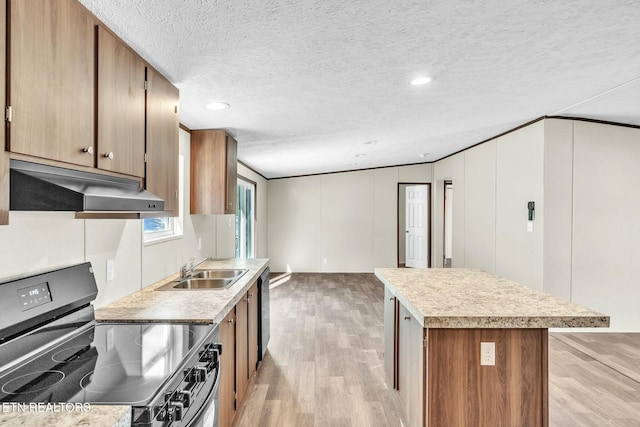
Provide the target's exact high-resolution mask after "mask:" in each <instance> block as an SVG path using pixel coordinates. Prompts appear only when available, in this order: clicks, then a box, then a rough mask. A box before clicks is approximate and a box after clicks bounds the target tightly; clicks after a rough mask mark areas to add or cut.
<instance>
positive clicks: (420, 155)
mask: <svg viewBox="0 0 640 427" xmlns="http://www.w3.org/2000/svg"><path fill="white" fill-rule="evenodd" d="M429 154H431V153H422V154H418V157H427V156H428V155H429Z"/></svg>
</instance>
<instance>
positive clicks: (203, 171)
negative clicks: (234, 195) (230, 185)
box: [191, 129, 235, 215]
mask: <svg viewBox="0 0 640 427" xmlns="http://www.w3.org/2000/svg"><path fill="white" fill-rule="evenodd" d="M226 147H227V133H226V132H225V131H224V130H219V129H206V130H193V131H191V213H192V214H204V215H222V214H224V213H226V209H225V205H226V203H227V201H226V192H227V179H226V173H227V172H226V171H227V157H226V156H227V154H226V151H227V150H226ZM234 213H235V205H234Z"/></svg>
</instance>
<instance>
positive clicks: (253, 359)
mask: <svg viewBox="0 0 640 427" xmlns="http://www.w3.org/2000/svg"><path fill="white" fill-rule="evenodd" d="M248 296H249V312H248V314H249V324H248V329H249V336H248V338H249V343H248V349H249V378H251V377H253V374H254V373H255V372H256V367H257V365H258V315H259V312H258V282H256V283H254V284H253V286H251V288H249V295H248Z"/></svg>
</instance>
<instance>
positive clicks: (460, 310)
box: [375, 268, 609, 328]
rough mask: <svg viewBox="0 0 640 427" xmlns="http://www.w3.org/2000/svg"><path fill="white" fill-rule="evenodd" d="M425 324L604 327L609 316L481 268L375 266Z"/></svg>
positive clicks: (380, 275) (490, 326)
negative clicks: (486, 271)
mask: <svg viewBox="0 0 640 427" xmlns="http://www.w3.org/2000/svg"><path fill="white" fill-rule="evenodd" d="M375 275H376V276H377V277H378V279H380V280H381V281H382V283H384V285H385V286H386V287H388V288H389V290H390V291H391V293H392V294H394V295H395V296H396V297H397V298H398V299H399V300H400V302H401V303H402V305H404V306H405V307H406V308H407V310H409V312H410V313H411V314H412V315H413V316H414V317H415V318H416V319H417V320H418V322H420V324H422V326H423V327H425V328H581V327H589V328H593V327H608V326H609V316H606V315H604V314H602V313H598V312H596V311H593V310H591V309H589V308H586V307H583V306H580V305H577V304H574V303H572V302H569V301H565V300H563V299H561V298H558V297H555V296H553V295H550V294H547V293H544V292H540V291H536V290H533V289H531V288H528V287H526V286H524V285H521V284H519V283H516V282H513V281H510V280H507V279H502V278H499V277H497V276H494V275H492V274H489V273H485V272H483V271H480V270H472V269H462V268H446V269H445V268H428V269H414V268H376V269H375Z"/></svg>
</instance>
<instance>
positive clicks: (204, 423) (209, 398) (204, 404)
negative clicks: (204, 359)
mask: <svg viewBox="0 0 640 427" xmlns="http://www.w3.org/2000/svg"><path fill="white" fill-rule="evenodd" d="M213 377H214V381H215V382H214V384H213V388H212V389H211V392H210V393H209V394H208V395H205V396H202V397H203V399H198V400H199V402H198V403H197V405H198V412H197V413H196V414H195V415H194V417H193V418H192V419H191V421H189V423H188V424H187V425H188V426H189V427H218V408H219V403H218V401H219V396H218V394H219V389H220V363H218V364H217V367H216V372H215V374H214V375H213Z"/></svg>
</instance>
